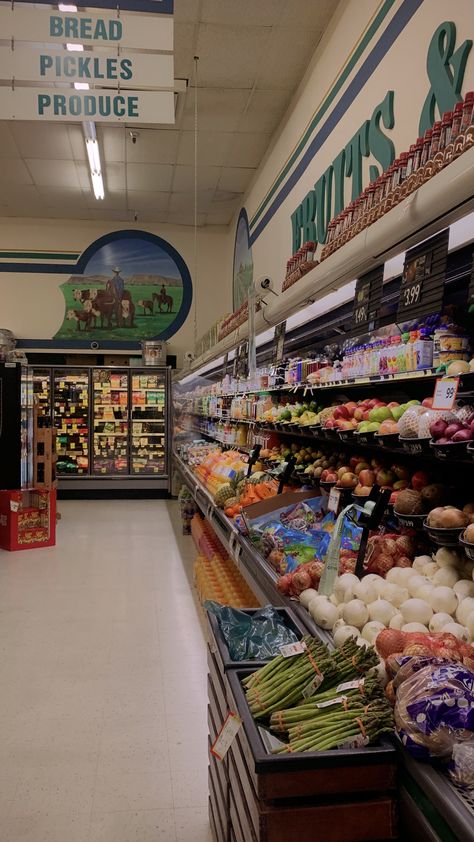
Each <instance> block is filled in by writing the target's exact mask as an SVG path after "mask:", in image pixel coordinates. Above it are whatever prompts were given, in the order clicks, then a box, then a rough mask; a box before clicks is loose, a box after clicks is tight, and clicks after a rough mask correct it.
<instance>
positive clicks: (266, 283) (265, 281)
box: [255, 275, 277, 295]
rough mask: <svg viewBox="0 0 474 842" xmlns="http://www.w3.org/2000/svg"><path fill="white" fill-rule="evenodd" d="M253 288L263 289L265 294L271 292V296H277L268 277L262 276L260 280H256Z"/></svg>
mask: <svg viewBox="0 0 474 842" xmlns="http://www.w3.org/2000/svg"><path fill="white" fill-rule="evenodd" d="M255 286H256V287H257V288H258V287H260V289H263V290H264V291H265V292H272V293H273V295H277V293H276V292H274V290H273V281H272V279H271V278H269V277H268V275H262V277H261V278H258V279H257V281H256V284H255Z"/></svg>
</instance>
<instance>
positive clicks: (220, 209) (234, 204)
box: [209, 196, 243, 220]
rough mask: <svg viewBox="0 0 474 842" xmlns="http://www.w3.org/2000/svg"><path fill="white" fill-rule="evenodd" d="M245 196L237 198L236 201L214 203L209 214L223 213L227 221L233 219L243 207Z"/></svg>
mask: <svg viewBox="0 0 474 842" xmlns="http://www.w3.org/2000/svg"><path fill="white" fill-rule="evenodd" d="M242 199H243V196H237V197H236V198H234V199H230V200H227V201H225V202H222V201H220V202H213V203H212V205H211V207H210V208H209V213H222V214H223V216H224V217H225V218H226V219H229V220H230V219H231V218H232V217H233V215H234V214H235V213H236V212H237V211H238V210H239V209H240V208H241V207H242Z"/></svg>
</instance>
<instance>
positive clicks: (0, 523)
mask: <svg viewBox="0 0 474 842" xmlns="http://www.w3.org/2000/svg"><path fill="white" fill-rule="evenodd" d="M55 543H56V489H55V488H50V489H43V488H41V489H29V490H28V491H0V547H1V548H2V549H3V550H34V549H37V548H39V547H53V546H54V545H55Z"/></svg>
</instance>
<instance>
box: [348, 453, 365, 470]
mask: <svg viewBox="0 0 474 842" xmlns="http://www.w3.org/2000/svg"><path fill="white" fill-rule="evenodd" d="M359 462H363V459H361V457H360V456H351V458H350V459H349V467H350V469H351V470H352V471H353V470H354V469H355V467H356V465H358V464H359Z"/></svg>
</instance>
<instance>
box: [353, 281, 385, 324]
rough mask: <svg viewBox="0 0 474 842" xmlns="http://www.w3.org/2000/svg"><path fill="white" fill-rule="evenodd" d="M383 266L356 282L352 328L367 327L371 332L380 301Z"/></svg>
mask: <svg viewBox="0 0 474 842" xmlns="http://www.w3.org/2000/svg"><path fill="white" fill-rule="evenodd" d="M382 283H383V266H377V268H376V269H372V271H371V272H367V273H366V274H365V275H362V277H360V278H359V279H358V281H357V284H356V291H355V295H354V312H353V319H352V323H353V327H354V328H361V327H365V326H367V327H368V326H369V324H370V329H371V330H373V329H374V327H375V326H376V321H377V318H378V315H379V311H380V302H381V300H382Z"/></svg>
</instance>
